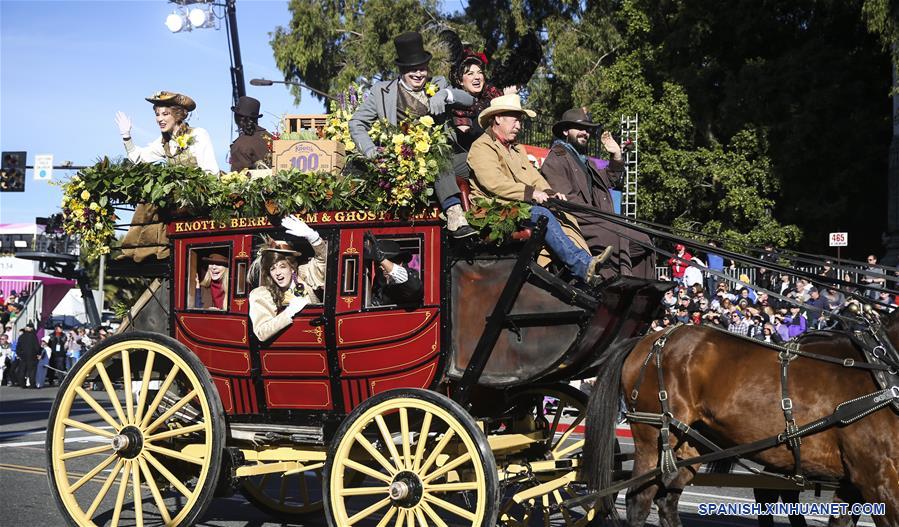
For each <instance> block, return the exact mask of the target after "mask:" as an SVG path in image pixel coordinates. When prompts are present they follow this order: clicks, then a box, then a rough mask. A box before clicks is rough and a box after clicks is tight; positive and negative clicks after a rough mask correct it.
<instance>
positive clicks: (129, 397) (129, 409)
mask: <svg viewBox="0 0 899 527" xmlns="http://www.w3.org/2000/svg"><path fill="white" fill-rule="evenodd" d="M129 349H130V348H124V349H122V375H124V377H125V381H124V385H125V409H126V415H127V417H128V421H127V422H128V424H132V423H134V395H133V394H132V393H131V354H130V353H129V352H128V350H129Z"/></svg>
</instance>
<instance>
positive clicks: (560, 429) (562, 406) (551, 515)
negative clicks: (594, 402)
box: [499, 383, 620, 527]
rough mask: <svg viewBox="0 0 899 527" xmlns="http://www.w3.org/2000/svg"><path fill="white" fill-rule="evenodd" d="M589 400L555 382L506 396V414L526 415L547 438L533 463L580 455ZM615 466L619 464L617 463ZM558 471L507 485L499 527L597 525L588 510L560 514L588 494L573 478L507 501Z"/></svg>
mask: <svg viewBox="0 0 899 527" xmlns="http://www.w3.org/2000/svg"><path fill="white" fill-rule="evenodd" d="M587 399H588V396H587V394H585V393H584V392H582V391H580V390H578V389H576V388H574V387H572V386H571V385H569V384H562V383H556V384H551V385H543V386H540V385H537V386H529V387H526V388H522V389H520V390H517V391H515V392H513V393H512V394H511V395H510V397H509V415H510V417H512V418H517V419H521V418H522V417H523V416H529V417H530V418H531V419H533V421H534V422H535V423H536V425H537V427H538V428H539V429H542V430H544V431H545V437H546V439H545V440H544V441H542V442H541V443H540V446H541V449H540V451H539V452H536V453H534V455H532V457H534V458H537V459H547V460H549V459H556V460H567V459H576V458H579V457H580V456H581V453H582V451H583V449H582V445H583V443H582V441H581V439H582V437H583V433H582V432H583V430H582V428H583V425H584V418H585V416H586V410H587ZM616 463H617V464H620V461H618V462H616ZM563 475H564V474H563V472H561V471H560V472H552V473H549V474H545V475H540V474H536V475H535V476H534V478H533V479H529V480H526V481H524V482H523V483H521V484H517V485H510V486H509V487H508V488H507V489H506V493H505V494H504V496H503V503H502V505H501V507H500V513H499V525H501V526H503V527H523V526H525V525H560V526H566V527H586V526H592V525H599V524H600V518H599V516H598V514H597V513H596V511H594V510H592V507H591V508H586V509H585V508H574V509H563V508H561V507H559V504H560V503H562V502H563V501H565V500H568V499H571V498H576V497H578V496H581V495H583V494H584V493H586V492H587V488H586V485H585V484H583V483H582V482H580V481H578V480H577V479H574V480H573V481H571V482H569V483H567V484H565V485H564V486H561V487H560V488H558V489H555V490H553V491H552V492H548V493H546V494H544V495H542V496H538V497H537V498H535V499H533V500H529V501H526V502H523V503H515V502H514V501H513V500H512V499H511V498H512V495H514V494H515V493H516V492H519V491H522V490H526V489H528V488H532V487H534V486H536V485H539V484H541V483H544V482H546V481H549V480H552V479H555V478H558V477H560V476H563Z"/></svg>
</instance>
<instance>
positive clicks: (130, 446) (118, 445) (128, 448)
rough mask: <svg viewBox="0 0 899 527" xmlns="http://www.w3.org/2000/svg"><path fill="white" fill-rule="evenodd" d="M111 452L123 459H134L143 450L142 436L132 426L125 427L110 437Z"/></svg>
mask: <svg viewBox="0 0 899 527" xmlns="http://www.w3.org/2000/svg"><path fill="white" fill-rule="evenodd" d="M111 443H112V450H113V451H114V452H115V453H116V454H118V455H119V456H121V457H123V458H125V459H134V458H135V457H137V455H138V454H140V451H141V449H143V448H144V436H143V434H141V433H140V430H138V429H137V427H134V426H126V427H125V428H123V429H122V430H121V432H119V433H118V435H114V436H112V440H111Z"/></svg>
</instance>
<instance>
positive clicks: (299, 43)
mask: <svg viewBox="0 0 899 527" xmlns="http://www.w3.org/2000/svg"><path fill="white" fill-rule="evenodd" d="M435 4H436V2H435V1H434V0H401V1H400V2H397V3H394V2H387V1H386V0H355V1H354V2H351V3H346V2H325V3H324V4H322V3H320V2H317V1H312V0H304V1H299V0H294V1H293V2H291V12H292V15H293V20H292V22H291V25H290V29H289V30H286V29H283V28H279V29H278V30H277V31H276V33H275V35H274V37H273V39H272V45H273V49H274V51H275V56H276V59H277V61H278V65H279V67H281V69H282V71H284V73H285V75H286V76H287V77H288V78H299V79H300V80H303V81H304V82H307V83H309V84H311V85H312V86H314V87H317V88H320V89H331V90H335V89H338V88H343V87H346V86H348V85H349V83H350V82H351V81H352V80H354V79H356V78H357V77H359V76H364V77H367V78H371V77H372V76H373V75H380V76H382V77H384V78H388V77H391V76H393V75H395V68H394V67H393V58H394V56H393V55H394V50H393V45H392V38H393V37H394V36H395V35H397V34H399V33H401V32H403V31H408V30H420V31H422V32H423V33H424V35H425V38H426V42H427V44H426V46H427V47H428V49H429V50H431V51H432V52H434V53H435V55H436V57H437V60H435V63H434V68H433V69H435V70H437V71H438V72H441V71H442V70H441V68H445V64H443V63H442V62H441V60H442V58H443V56H442V55H441V53H442V50H441V49H440V47H439V46H436V45H435V44H434V39H435V35H436V33H437V32H439V30H440V29H441V27H442V25H443V24H446V25H449V26H451V27H452V28H454V29H456V30H457V31H459V32H460V34H461V35H462V37H463V39H465V40H468V41H471V42H472V43H473V44H474V46H475V47H481V46H483V49H485V50H486V52H487V53H488V55H490V56H491V59H492V60H494V61H497V60H502V59H503V58H504V54H505V53H507V45H508V43H509V42H511V41H514V40H515V38H517V36H518V35H520V34H522V33H523V32H525V31H527V30H531V29H536V30H538V31H539V32H540V34H541V36H542V37H543V39H544V52H545V55H546V60H545V61H544V64H543V65H542V66H541V67H540V68H539V69H538V71H537V74H536V75H535V76H534V77H533V78H532V80H531V82H530V83H529V84H528V86H527V87H526V89H525V94H526V95H527V96H528V101H527V104H528V105H529V106H530V107H532V108H534V109H536V110H537V111H538V113H540V114H541V115H544V116H546V117H547V120H551V119H552V118H553V117H555V116H559V115H560V114H561V113H562V112H563V111H564V110H565V109H567V108H571V107H573V106H587V107H588V108H589V109H590V110H591V111H592V112H593V115H594V118H596V119H598V120H600V121H601V122H603V123H604V124H605V125H606V129H609V130H611V131H613V132H615V131H617V129H618V127H619V124H618V119H619V116H621V115H633V114H639V117H640V183H639V191H638V192H639V196H638V203H639V211H640V216H641V217H643V218H646V219H650V220H654V221H659V222H663V223H674V224H681V223H684V224H688V225H693V226H702V228H703V229H705V230H706V231H707V232H719V233H722V234H724V233H727V235H728V236H731V237H732V238H734V239H737V238H740V239H746V240H752V241H755V242H759V241H772V242H775V243H776V244H778V245H782V244H796V243H798V242H800V238H801V244H802V245H803V247H802V248H803V249H807V250H823V243H824V240H825V238H826V233H827V232H829V231H843V230H848V231H850V232H852V233H853V239H854V240H856V243H857V245H856V246H857V247H858V248H859V251H871V250H875V249H874V248H875V247H877V246H878V245H879V243H880V239H879V236H880V232H881V231H882V230H884V228H885V217H886V210H885V209H886V203H885V200H884V199H883V196H885V195H886V178H885V174H886V165H887V151H888V146H889V140H890V128H889V126H890V114H891V110H890V101H889V99H888V97H887V94H888V93H889V92H890V90H891V88H892V89H895V87H894V86H892V85H891V79H890V54H891V53H892V59H893V60H894V61H895V63H896V64H899V52H897V49H899V45H897V41H899V24H897V22H896V21H897V20H899V13H897V3H896V2H895V1H894V0H840V1H836V0H794V1H791V2H763V3H759V2H754V1H745V0H737V1H734V2H690V1H687V0H666V1H660V0H592V1H588V2H583V1H577V0H469V2H468V4H467V7H466V9H465V10H464V12H457V13H453V14H451V15H449V16H447V17H446V19H440V18H439V17H438V15H437V11H436V9H435ZM488 78H489V68H488ZM800 228H801V234H800Z"/></svg>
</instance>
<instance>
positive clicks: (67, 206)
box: [62, 175, 118, 259]
mask: <svg viewBox="0 0 899 527" xmlns="http://www.w3.org/2000/svg"><path fill="white" fill-rule="evenodd" d="M108 204H109V200H108V198H107V197H106V196H95V195H92V194H91V192H90V191H89V190H87V186H86V185H85V183H84V181H83V180H82V179H81V178H80V177H79V176H77V175H75V176H73V177H72V179H70V180H69V181H68V183H66V184H64V185H63V195H62V214H63V218H64V224H63V226H64V228H65V231H66V234H69V235H78V236H80V237H81V246H82V251H85V250H86V251H87V252H86V254H87V256H88V257H89V258H91V259H93V258H96V257H98V256H100V255H101V254H107V253H109V245H108V241H109V240H111V239H112V238H114V237H115V220H117V219H118V217H117V216H116V215H115V212H114V211H113V210H112V208H111V207H109V206H108Z"/></svg>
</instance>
